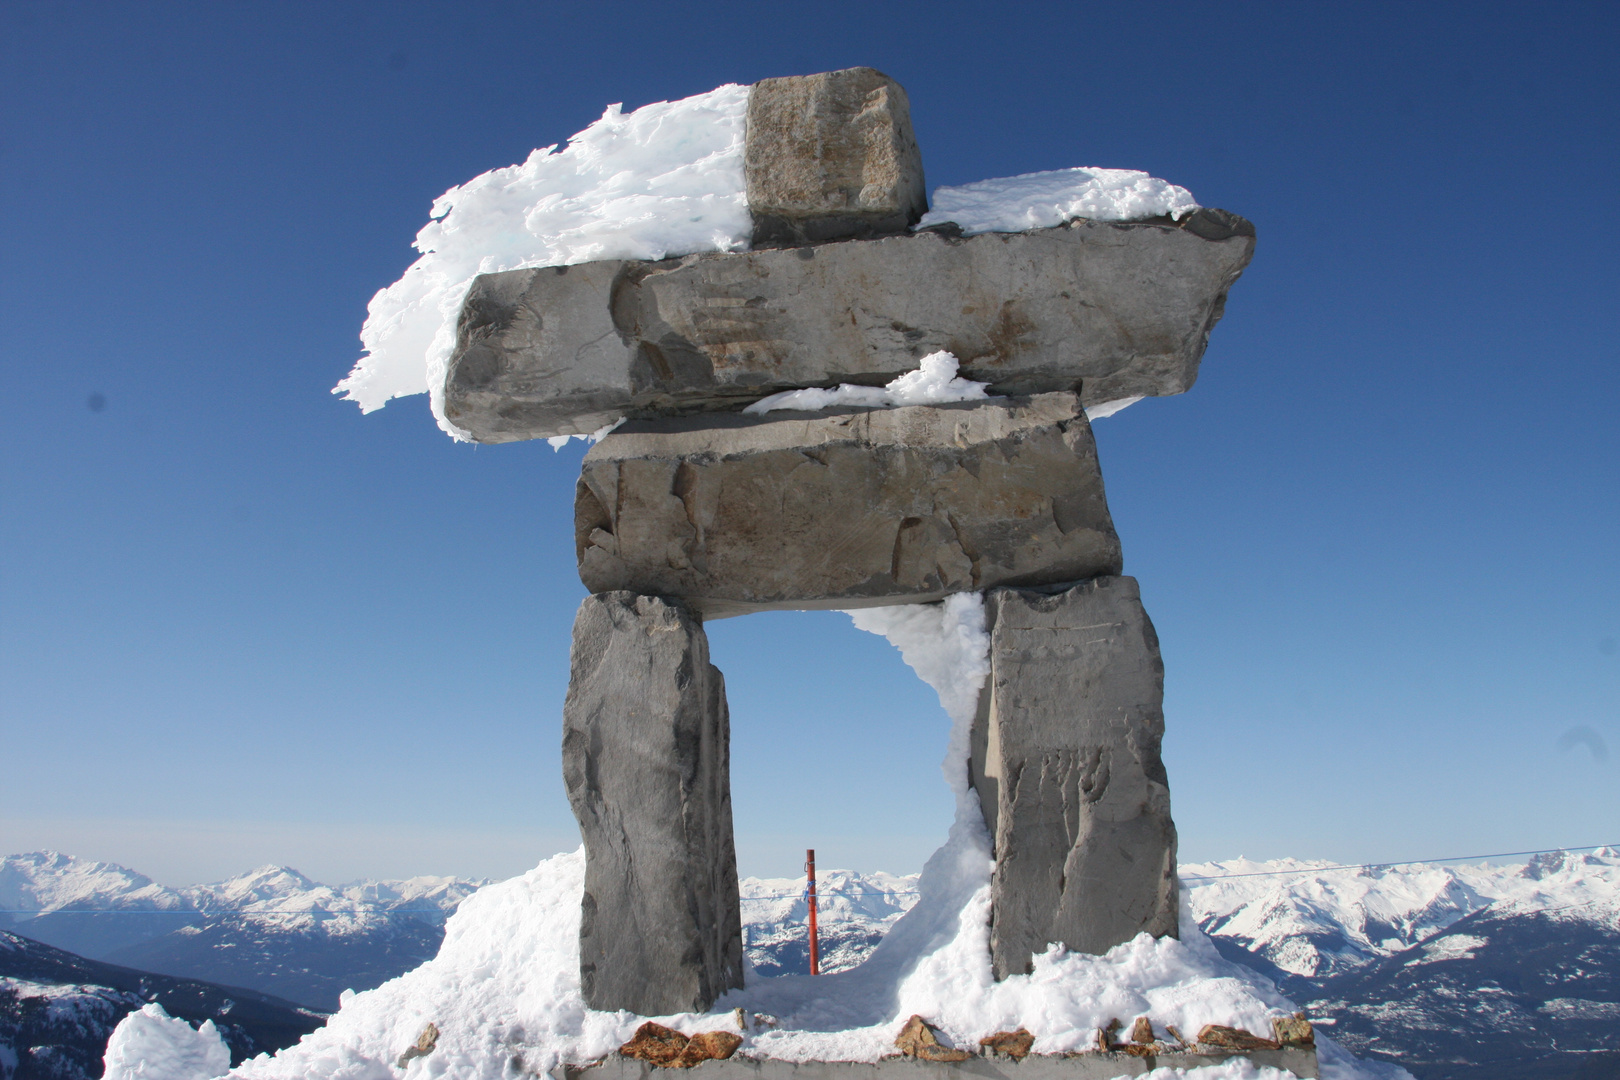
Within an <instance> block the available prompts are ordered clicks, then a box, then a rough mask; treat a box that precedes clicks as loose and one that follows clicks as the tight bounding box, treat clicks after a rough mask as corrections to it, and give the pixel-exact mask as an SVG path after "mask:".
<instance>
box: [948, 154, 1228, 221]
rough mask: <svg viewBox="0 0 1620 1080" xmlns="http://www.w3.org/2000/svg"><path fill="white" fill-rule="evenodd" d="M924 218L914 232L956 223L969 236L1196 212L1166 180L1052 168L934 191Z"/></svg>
mask: <svg viewBox="0 0 1620 1080" xmlns="http://www.w3.org/2000/svg"><path fill="white" fill-rule="evenodd" d="M930 205H931V207H932V209H930V210H929V211H928V213H926V214H924V215H923V218H922V220H921V221H919V222H918V223H917V228H919V229H925V228H927V227H928V226H930V225H943V224H945V223H946V222H955V223H956V224H957V225H959V226H961V229H962V232H963V233H965V234H966V235H969V236H972V235H974V234H975V233H987V232H1024V231H1025V230H1028V229H1046V228H1050V227H1052V226H1053V225H1062V224H1063V223H1064V222H1065V221H1073V220H1074V219H1075V218H1090V219H1091V220H1092V221H1142V220H1145V219H1147V218H1154V217H1171V218H1175V219H1178V220H1179V219H1180V218H1182V217H1185V216H1186V215H1187V214H1190V213H1192V212H1193V211H1194V210H1197V209H1198V203H1197V202H1196V201H1195V200H1194V199H1193V197H1192V193H1191V192H1190V191H1188V190H1187V189H1186V188H1184V187H1177V186H1176V185H1175V184H1172V183H1170V182H1169V181H1168V180H1160V179H1159V178H1158V177H1156V176H1149V175H1148V174H1147V173H1145V172H1138V171H1137V170H1135V169H1099V168H1094V167H1084V168H1076V169H1052V170H1050V171H1047V172H1034V173H1024V174H1023V175H1021V176H1006V177H1001V178H998V179H995V180H979V181H977V182H975V183H972V184H963V185H961V186H960V187H942V188H936V189H934V198H933V201H932V202H931V204H930Z"/></svg>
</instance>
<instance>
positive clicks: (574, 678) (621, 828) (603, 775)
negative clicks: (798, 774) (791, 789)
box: [563, 593, 743, 1016]
mask: <svg viewBox="0 0 1620 1080" xmlns="http://www.w3.org/2000/svg"><path fill="white" fill-rule="evenodd" d="M730 737H731V733H730V727H729V719H728V715H727V712H726V691H725V681H724V679H723V678H722V676H721V674H720V671H719V669H718V668H716V667H714V666H713V665H711V664H710V663H709V644H708V637H707V635H705V634H704V632H703V626H702V624H701V623H700V622H699V621H698V620H697V619H696V618H695V617H694V616H693V615H691V614H690V613H689V612H688V611H687V610H686V609H684V608H683V607H682V606H681V605H680V604H678V603H672V602H670V601H668V600H664V599H661V598H659V597H655V596H636V595H634V594H631V593H608V594H606V595H603V596H592V597H589V598H587V599H586V600H585V602H584V603H583V604H581V605H580V608H579V614H578V616H577V617H576V618H575V620H574V641H573V650H572V653H571V656H570V670H569V681H568V698H567V701H566V703H565V704H564V706H563V779H564V781H565V783H566V784H567V788H568V801H569V802H570V803H572V804H573V808H574V815H575V817H577V818H578V819H579V828H580V832H581V834H582V835H583V836H584V839H585V897H584V901H583V909H582V912H581V921H580V930H579V944H580V978H581V983H582V988H583V990H584V996H585V1002H586V1004H587V1005H589V1006H590V1007H591V1008H593V1009H604V1010H609V1011H611V1010H615V1009H628V1010H629V1011H631V1012H634V1013H639V1014H641V1015H643V1016H661V1015H666V1014H669V1013H679V1012H702V1011H703V1010H705V1009H707V1008H708V1007H709V1006H710V1005H711V1004H713V1002H714V1000H715V998H717V997H719V996H720V995H721V994H722V993H724V992H725V991H726V990H729V989H731V988H733V987H738V986H741V985H742V981H743V976H742V921H741V916H740V914H739V910H740V909H739V904H738V899H737V858H736V852H735V848H734V846H733V840H732V830H731V776H730V769H731V766H730Z"/></svg>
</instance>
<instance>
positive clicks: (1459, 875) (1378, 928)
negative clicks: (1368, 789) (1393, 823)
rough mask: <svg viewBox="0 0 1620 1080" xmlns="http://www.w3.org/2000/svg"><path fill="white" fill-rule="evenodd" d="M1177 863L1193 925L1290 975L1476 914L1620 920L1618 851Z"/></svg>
mask: <svg viewBox="0 0 1620 1080" xmlns="http://www.w3.org/2000/svg"><path fill="white" fill-rule="evenodd" d="M1180 870H1181V882H1182V889H1183V892H1184V894H1185V895H1186V896H1187V898H1188V904H1189V906H1190V908H1191V912H1192V914H1193V916H1194V917H1195V918H1196V919H1197V920H1198V924H1199V925H1200V926H1202V927H1203V928H1204V929H1205V930H1206V931H1207V932H1209V933H1211V934H1214V935H1215V936H1217V937H1221V938H1225V939H1227V940H1229V941H1233V942H1236V943H1238V944H1241V945H1242V946H1243V947H1244V948H1246V949H1248V950H1249V951H1250V952H1252V953H1255V954H1257V955H1259V956H1262V957H1264V958H1265V959H1266V960H1269V961H1270V962H1271V963H1273V964H1275V965H1276V966H1277V967H1278V968H1280V969H1281V970H1283V971H1286V972H1288V973H1290V974H1292V975H1304V976H1326V975H1333V974H1338V973H1340V972H1343V971H1346V970H1349V969H1352V968H1356V967H1360V966H1361V965H1363V964H1366V963H1368V962H1369V961H1372V960H1376V959H1379V958H1381V957H1385V956H1393V955H1394V954H1395V953H1398V952H1402V951H1404V950H1406V949H1409V948H1411V947H1412V946H1414V945H1416V944H1418V943H1419V942H1421V941H1423V940H1424V939H1426V938H1428V937H1431V936H1433V935H1434V934H1437V933H1439V932H1440V931H1442V930H1444V929H1445V928H1446V927H1448V926H1451V925H1452V924H1453V923H1455V922H1457V921H1458V920H1459V919H1462V918H1464V917H1466V916H1469V915H1472V914H1474V913H1475V912H1478V911H1482V910H1486V911H1490V912H1492V913H1494V914H1499V915H1508V914H1513V913H1519V912H1537V913H1541V914H1545V915H1547V916H1548V917H1550V918H1553V919H1571V920H1575V919H1579V920H1588V921H1590V920H1602V919H1608V920H1609V921H1611V922H1620V849H1615V848H1599V849H1597V850H1595V851H1592V852H1590V853H1588V854H1584V855H1583V854H1576V853H1574V852H1557V853H1551V854H1546V855H1540V856H1537V857H1536V858H1534V859H1531V860H1530V862H1529V863H1527V864H1526V865H1524V866H1516V865H1506V866H1492V865H1484V864H1481V865H1457V866H1440V865H1436V864H1433V863H1428V864H1424V863H1405V864H1400V865H1390V866H1381V867H1350V868H1344V869H1335V868H1333V864H1331V863H1327V862H1323V861H1321V860H1303V859H1276V860H1272V861H1269V862H1255V861H1253V860H1250V859H1230V860H1227V861H1224V862H1215V863H1197V864H1188V865H1183V866H1182V867H1181V868H1180ZM1452 940H1462V937H1461V935H1459V936H1458V938H1456V939H1452ZM1448 947H1449V946H1448ZM1412 962H1413V963H1420V962H1422V957H1419V958H1418V959H1414V960H1413V961H1412Z"/></svg>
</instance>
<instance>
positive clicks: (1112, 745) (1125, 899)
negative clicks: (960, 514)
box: [973, 577, 1178, 979]
mask: <svg viewBox="0 0 1620 1080" xmlns="http://www.w3.org/2000/svg"><path fill="white" fill-rule="evenodd" d="M985 599H986V614H987V616H988V619H989V620H990V623H991V630H990V665H991V670H990V678H989V682H988V685H987V687H986V691H985V693H984V694H983V695H982V696H981V699H980V707H979V720H978V722H977V723H976V724H975V727H974V732H973V781H974V784H975V786H976V787H977V788H978V791H979V795H980V800H981V802H982V804H983V805H984V807H985V818H986V821H987V822H988V823H989V825H990V829H991V833H992V835H993V836H994V837H995V855H996V867H995V876H994V884H993V888H992V914H991V921H992V926H991V937H990V950H991V959H992V963H993V966H994V970H995V975H996V977H997V978H998V979H999V978H1003V977H1005V976H1007V975H1017V974H1023V973H1025V972H1028V971H1029V970H1030V968H1031V957H1032V955H1033V954H1035V953H1039V952H1042V951H1044V950H1045V949H1046V947H1047V946H1048V945H1049V944H1050V943H1052V942H1061V943H1062V944H1063V945H1065V946H1067V947H1068V948H1069V949H1072V950H1075V951H1078V952H1087V953H1102V952H1106V951H1107V950H1108V949H1110V948H1112V947H1113V946H1115V945H1118V944H1120V943H1122V942H1125V941H1129V940H1130V939H1131V938H1133V937H1135V936H1136V935H1137V934H1138V933H1140V932H1142V931H1143V930H1146V931H1147V932H1148V933H1150V934H1153V935H1154V936H1155V937H1163V936H1165V935H1169V936H1171V937H1174V936H1176V933H1177V915H1178V909H1177V903H1178V900H1177V881H1176V827H1175V824H1174V823H1173V822H1172V821H1171V820H1170V789H1169V786H1168V783H1167V781H1166V778H1165V773H1164V763H1163V761H1162V760H1161V759H1160V756H1159V747H1160V743H1161V741H1162V739H1163V737H1164V709H1163V701H1164V664H1163V662H1162V661H1161V660H1160V659H1159V641H1158V637H1157V635H1155V634H1154V632H1153V624H1152V623H1151V622H1149V621H1148V617H1147V613H1146V612H1145V611H1143V610H1142V601H1141V595H1140V593H1139V592H1138V590H1137V585H1136V580H1135V579H1134V578H1129V577H1099V578H1093V579H1092V580H1090V581H1085V582H1081V583H1080V584H1078V585H1075V586H1073V587H1071V588H1068V589H1067V590H1063V591H1056V592H1053V591H1049V590H1048V591H1042V590H1036V589H1006V588H1003V589H992V590H990V591H989V592H988V593H987V594H986V598H985Z"/></svg>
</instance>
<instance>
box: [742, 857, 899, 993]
mask: <svg viewBox="0 0 1620 1080" xmlns="http://www.w3.org/2000/svg"><path fill="white" fill-rule="evenodd" d="M739 886H740V889H739V891H740V893H741V896H742V920H743V952H744V955H745V956H746V957H747V958H748V962H749V964H750V966H751V968H752V970H751V971H750V973H749V977H750V978H753V977H754V976H755V975H759V976H775V975H804V974H808V973H809V971H810V948H809V944H808V939H807V937H806V929H805V926H806V920H807V918H808V915H809V906H810V905H809V904H808V902H807V901H806V898H805V880H804V878H802V877H801V878H744V879H743V880H742V881H741V882H739ZM816 893H817V897H816V911H817V917H818V920H819V922H820V932H819V934H818V938H819V945H820V954H821V970H822V971H823V972H826V973H827V974H832V973H833V972H838V971H848V970H849V969H851V968H854V967H858V966H859V965H860V964H861V963H862V962H864V961H865V960H866V958H867V957H868V956H870V955H871V954H872V950H873V949H876V948H877V946H878V943H879V942H881V941H882V940H883V937H884V935H886V934H887V933H888V932H889V930H890V928H892V927H893V926H894V924H895V923H896V922H898V921H899V920H900V917H901V916H902V915H904V914H905V913H906V912H908V911H910V910H911V908H912V907H913V906H914V905H915V904H916V902H917V875H916V874H906V875H903V876H902V875H896V874H885V873H882V872H878V873H873V874H858V873H855V872H853V871H849V870H823V871H822V872H821V873H820V874H818V875H817V878H816Z"/></svg>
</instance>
